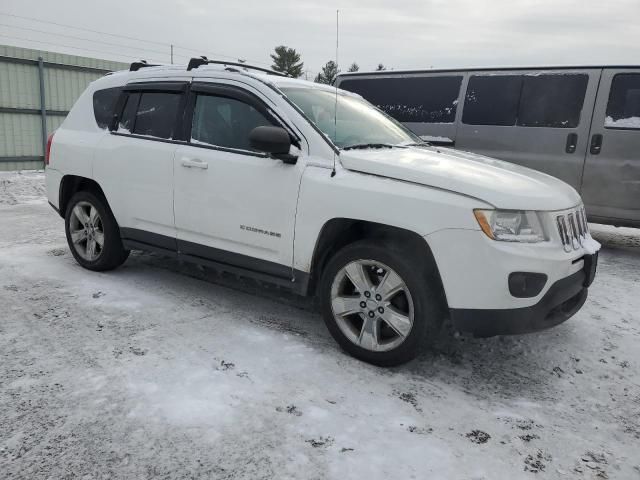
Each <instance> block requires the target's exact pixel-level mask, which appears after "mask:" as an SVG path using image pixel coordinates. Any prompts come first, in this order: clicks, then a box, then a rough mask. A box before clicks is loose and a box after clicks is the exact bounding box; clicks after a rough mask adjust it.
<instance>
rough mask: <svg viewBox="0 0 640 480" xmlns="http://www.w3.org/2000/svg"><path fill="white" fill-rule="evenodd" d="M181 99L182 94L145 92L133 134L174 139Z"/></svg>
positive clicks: (139, 106)
mask: <svg viewBox="0 0 640 480" xmlns="http://www.w3.org/2000/svg"><path fill="white" fill-rule="evenodd" d="M181 98H182V94H181V93H169V92H143V93H142V96H141V98H140V103H139V104H138V109H137V111H136V118H135V122H134V124H133V133H135V134H137V135H148V136H151V137H157V138H172V137H173V130H174V128H175V126H176V120H177V117H178V108H179V106H180V100H181ZM125 110H126V107H125Z"/></svg>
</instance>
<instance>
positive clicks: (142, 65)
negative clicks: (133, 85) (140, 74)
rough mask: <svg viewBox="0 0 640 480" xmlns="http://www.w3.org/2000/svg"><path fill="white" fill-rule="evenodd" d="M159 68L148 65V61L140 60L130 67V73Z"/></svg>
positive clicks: (152, 64) (155, 65)
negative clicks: (148, 68) (142, 69)
mask: <svg viewBox="0 0 640 480" xmlns="http://www.w3.org/2000/svg"><path fill="white" fill-rule="evenodd" d="M158 66H159V65H158V64H154V63H147V61H146V60H140V61H139V62H133V63H132V64H131V65H129V71H130V72H137V71H138V70H140V69H141V68H146V67H158Z"/></svg>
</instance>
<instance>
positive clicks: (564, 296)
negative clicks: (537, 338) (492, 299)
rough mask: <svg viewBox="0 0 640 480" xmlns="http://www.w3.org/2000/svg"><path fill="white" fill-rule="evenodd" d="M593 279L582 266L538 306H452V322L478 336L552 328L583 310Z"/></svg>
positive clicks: (544, 297) (557, 284)
mask: <svg viewBox="0 0 640 480" xmlns="http://www.w3.org/2000/svg"><path fill="white" fill-rule="evenodd" d="M594 273H595V272H594ZM589 277H591V278H589ZM591 280H593V276H592V275H590V274H589V272H588V271H586V269H581V270H579V271H577V272H575V273H574V274H572V275H570V276H568V277H565V278H562V279H560V280H558V281H556V282H555V283H554V284H553V285H551V287H550V288H549V289H548V290H547V292H546V293H545V294H544V296H543V297H542V298H541V299H540V301H539V302H538V303H536V304H535V305H532V306H530V307H523V308H511V309H495V310H494V309H491V310H485V309H482V310H479V309H458V308H452V309H451V310H450V313H451V321H452V322H453V325H454V328H456V329H457V330H459V331H462V332H469V333H472V334H474V335H475V336H477V337H492V336H495V335H514V334H521V333H531V332H535V331H538V330H544V329H547V328H551V327H553V326H555V325H559V324H560V323H562V322H564V321H566V320H568V319H569V318H571V317H572V316H573V315H575V314H576V313H577V312H578V310H580V308H581V307H582V305H584V302H585V301H586V299H587V291H588V285H589V284H590V283H591Z"/></svg>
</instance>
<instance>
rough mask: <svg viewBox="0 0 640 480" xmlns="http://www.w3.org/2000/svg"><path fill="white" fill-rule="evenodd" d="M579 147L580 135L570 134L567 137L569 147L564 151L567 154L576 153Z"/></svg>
mask: <svg viewBox="0 0 640 480" xmlns="http://www.w3.org/2000/svg"><path fill="white" fill-rule="evenodd" d="M577 145H578V134H577V133H570V134H569V135H567V145H566V147H565V149H564V151H565V152H567V153H574V152H575V151H576V146H577Z"/></svg>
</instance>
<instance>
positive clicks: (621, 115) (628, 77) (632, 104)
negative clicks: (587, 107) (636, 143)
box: [604, 73, 640, 129]
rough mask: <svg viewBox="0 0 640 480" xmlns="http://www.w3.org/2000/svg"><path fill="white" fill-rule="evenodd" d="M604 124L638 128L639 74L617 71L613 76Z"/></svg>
mask: <svg viewBox="0 0 640 480" xmlns="http://www.w3.org/2000/svg"><path fill="white" fill-rule="evenodd" d="M604 126H605V128H632V129H640V74H638V73H618V74H617V75H615V76H614V77H613V80H612V82H611V91H610V92H609V102H608V103H607V114H606V117H605V121H604Z"/></svg>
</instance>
